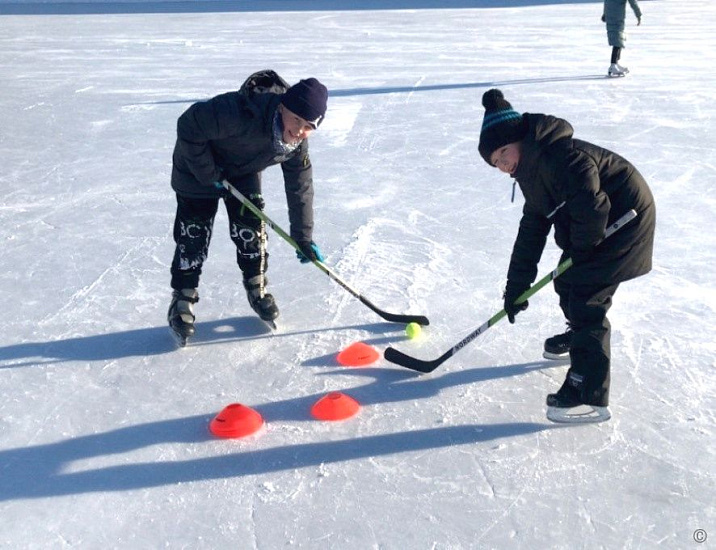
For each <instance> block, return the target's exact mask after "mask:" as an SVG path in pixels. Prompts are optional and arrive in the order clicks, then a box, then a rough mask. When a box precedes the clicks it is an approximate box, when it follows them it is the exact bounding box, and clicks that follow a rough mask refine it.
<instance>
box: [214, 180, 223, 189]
mask: <svg viewBox="0 0 716 550" xmlns="http://www.w3.org/2000/svg"><path fill="white" fill-rule="evenodd" d="M214 187H216V188H217V189H221V190H222V191H223V190H224V189H226V187H224V184H223V183H221V182H220V181H215V182H214Z"/></svg>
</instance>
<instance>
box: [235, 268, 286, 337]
mask: <svg viewBox="0 0 716 550" xmlns="http://www.w3.org/2000/svg"><path fill="white" fill-rule="evenodd" d="M244 288H245V289H246V297H247V298H248V300H249V305H250V306H251V309H253V310H254V311H255V312H256V313H257V314H258V316H259V317H260V318H261V320H262V321H263V322H265V323H266V324H267V325H269V326H270V327H271V328H273V329H276V328H277V327H276V322H275V320H276V318H277V317H278V313H279V312H278V307H277V306H276V301H275V300H274V298H273V296H272V295H271V294H266V279H265V277H264V276H263V275H256V276H255V277H251V278H250V279H248V280H246V279H244Z"/></svg>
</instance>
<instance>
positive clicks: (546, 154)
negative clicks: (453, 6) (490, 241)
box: [479, 90, 656, 421]
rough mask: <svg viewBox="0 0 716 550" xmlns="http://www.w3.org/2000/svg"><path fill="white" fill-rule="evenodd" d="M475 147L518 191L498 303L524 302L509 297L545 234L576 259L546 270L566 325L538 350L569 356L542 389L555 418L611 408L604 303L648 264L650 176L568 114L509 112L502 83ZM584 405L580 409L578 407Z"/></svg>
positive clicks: (528, 277) (488, 104)
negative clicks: (551, 272)
mask: <svg viewBox="0 0 716 550" xmlns="http://www.w3.org/2000/svg"><path fill="white" fill-rule="evenodd" d="M482 103H483V106H484V107H485V117H484V120H483V125H482V130H481V134H480V144H479V151H480V154H481V155H482V157H483V159H484V160H485V161H486V162H487V163H488V164H490V166H494V167H496V168H498V169H499V170H501V171H503V172H505V173H507V174H509V175H511V176H512V177H513V178H514V179H515V180H516V182H517V184H519V186H520V190H521V191H522V194H523V195H524V198H525V204H524V208H523V213H522V219H521V221H520V226H519V231H518V234H517V239H516V240H515V244H514V247H513V250H512V256H511V259H510V265H509V269H508V272H507V286H506V289H505V294H504V307H505V311H506V312H507V316H508V319H509V321H510V323H514V322H515V315H516V314H517V313H519V312H520V311H523V310H524V309H526V308H527V305H528V303H527V302H524V303H522V304H520V305H516V304H515V300H516V299H517V298H518V297H519V296H520V295H521V294H522V293H523V292H524V291H525V290H527V289H528V288H529V287H530V285H531V284H532V282H534V280H535V278H536V276H537V264H538V262H539V260H540V258H541V256H542V251H543V250H544V247H545V244H546V241H547V236H548V234H549V232H550V229H551V228H552V227H554V238H555V241H556V243H557V246H559V247H560V248H561V249H562V250H563V251H564V252H563V254H562V259H561V261H564V260H565V259H566V258H568V257H571V258H572V261H573V262H574V265H573V267H572V268H571V269H569V270H568V271H566V272H565V273H564V274H563V275H562V276H560V277H558V278H556V279H555V280H554V288H555V291H556V292H557V295H558V296H559V304H560V307H561V309H562V311H563V313H564V315H565V317H566V319H567V322H568V325H569V330H568V331H567V332H566V333H565V334H562V335H558V336H555V337H552V338H548V339H547V341H546V342H545V357H547V358H557V357H559V356H560V355H564V356H566V354H567V352H568V353H569V358H570V360H571V366H570V368H569V371H568V373H567V377H566V380H565V382H564V384H563V385H562V387H561V388H560V389H559V391H557V393H554V394H550V395H549V396H548V397H547V405H548V407H549V408H548V417H549V418H550V419H552V420H556V421H577V420H582V421H584V420H589V421H601V420H607V419H608V418H609V417H610V413H609V410H608V408H607V406H608V404H609V384H610V379H609V372H610V361H611V352H610V329H611V327H610V324H609V320H608V319H607V311H608V310H609V308H610V306H611V304H612V297H613V296H614V293H615V292H616V290H617V288H618V286H619V284H620V283H622V282H624V281H627V280H629V279H633V278H635V277H639V276H641V275H644V274H646V273H648V272H649V271H650V270H651V262H652V252H653V246H654V227H655V223H656V207H655V205H654V198H653V196H652V194H651V191H650V189H649V186H648V185H647V183H646V181H644V178H643V177H642V175H641V174H640V173H639V172H638V171H637V169H636V168H635V167H634V166H633V165H632V164H631V163H629V162H628V161H627V160H626V159H624V158H622V157H621V156H619V155H617V154H616V153H613V152H611V151H608V150H606V149H604V148H602V147H598V146H596V145H593V144H591V143H588V142H586V141H582V140H579V139H575V138H574V137H573V129H572V126H571V125H570V124H569V122H567V121H566V120H563V119H560V118H556V117H554V116H550V115H544V114H530V113H524V114H519V113H517V112H516V111H515V110H514V109H513V108H512V106H511V105H510V103H509V102H508V101H507V100H505V98H504V96H503V94H502V92H501V91H500V90H489V91H488V92H486V93H485V94H484V95H483V98H482ZM631 209H634V210H636V212H637V218H636V219H635V220H633V221H632V222H630V223H629V224H628V225H626V226H624V227H623V228H622V229H621V230H619V231H618V232H616V233H614V235H612V236H611V237H610V238H609V239H606V240H605V239H604V236H605V231H606V228H607V227H608V226H609V225H610V224H611V223H613V222H614V221H616V220H617V219H619V218H620V217H621V216H622V215H624V214H625V213H626V212H628V211H629V210H631ZM582 405H587V406H588V407H587V408H586V409H587V412H588V414H587V416H586V417H585V416H581V415H582V412H583V411H582V409H585V407H582Z"/></svg>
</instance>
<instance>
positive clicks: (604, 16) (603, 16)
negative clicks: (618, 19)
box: [602, 14, 607, 23]
mask: <svg viewBox="0 0 716 550" xmlns="http://www.w3.org/2000/svg"><path fill="white" fill-rule="evenodd" d="M606 22H607V16H606V15H604V14H602V23H606Z"/></svg>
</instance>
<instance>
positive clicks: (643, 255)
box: [507, 113, 656, 285]
mask: <svg viewBox="0 0 716 550" xmlns="http://www.w3.org/2000/svg"><path fill="white" fill-rule="evenodd" d="M523 117H524V121H525V125H526V128H527V135H526V137H525V138H524V139H523V141H522V142H521V143H522V145H521V147H522V149H521V153H520V161H519V164H518V167H517V170H516V171H515V173H514V178H515V179H516V180H517V183H518V184H519V186H520V189H521V190H522V194H523V195H524V197H525V205H524V208H523V213H522V219H521V220H520V227H519V231H518V234H517V239H516V240H515V244H514V248H513V251H512V257H511V260H510V267H509V270H508V274H507V278H508V280H509V281H514V282H518V283H521V284H523V285H529V284H531V283H532V282H533V281H534V280H535V278H536V276H537V264H538V263H539V260H540V258H541V256H542V252H543V250H544V246H545V244H546V241H547V235H548V234H549V231H550V228H551V226H552V225H554V238H555V241H556V243H557V246H559V247H560V248H561V249H562V250H563V251H564V254H563V256H562V258H563V259H564V258H566V257H569V256H571V255H572V254H573V253H574V255H577V254H579V255H581V256H586V257H588V259H587V261H586V262H584V263H580V264H579V265H575V266H574V267H572V268H571V269H570V270H568V271H567V272H565V273H564V275H562V277H564V278H567V279H568V280H570V281H572V282H573V283H575V284H579V283H583V284H599V283H606V284H617V283H621V282H623V281H626V280H629V279H633V278H635V277H638V276H640V275H644V274H645V273H648V272H649V271H650V270H651V262H652V253H653V247H654V227H655V223H656V207H655V205H654V198H653V196H652V194H651V191H650V189H649V186H648V185H647V183H646V181H644V178H643V177H642V176H641V174H640V173H639V172H638V171H637V170H636V168H634V166H632V164H631V163H629V162H628V161H627V160H626V159H624V158H622V157H620V156H619V155H617V154H616V153H613V152H611V151H608V150H606V149H603V148H601V147H598V146H596V145H593V144H591V143H587V142H586V141H581V140H578V139H574V138H573V137H572V135H573V129H572V126H571V125H570V124H569V122H567V121H566V120H562V119H559V118H556V117H553V116H550V115H542V114H529V113H525V114H524V115H523ZM632 208H633V209H635V210H636V211H637V214H638V217H637V218H636V219H635V220H633V221H631V222H630V223H629V224H628V225H626V226H624V227H623V228H622V229H620V230H619V231H617V232H616V233H615V234H614V235H612V236H611V237H609V239H607V240H603V239H604V234H605V231H606V228H607V226H608V225H609V224H611V223H612V222H614V221H616V220H617V219H619V218H620V217H621V216H622V215H623V214H625V213H626V212H628V211H629V210H630V209H632Z"/></svg>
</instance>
